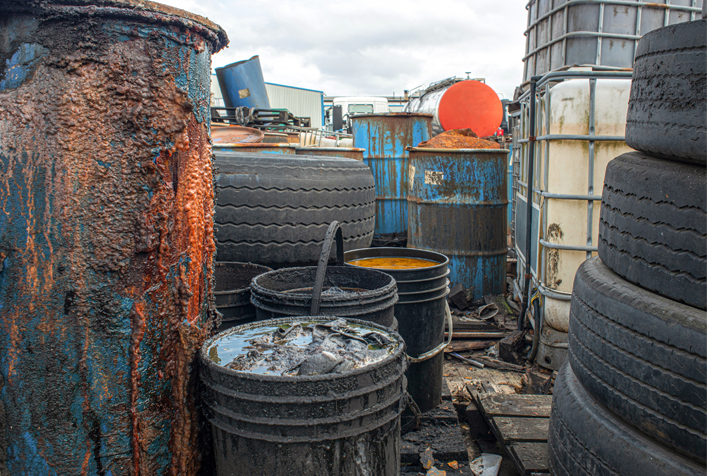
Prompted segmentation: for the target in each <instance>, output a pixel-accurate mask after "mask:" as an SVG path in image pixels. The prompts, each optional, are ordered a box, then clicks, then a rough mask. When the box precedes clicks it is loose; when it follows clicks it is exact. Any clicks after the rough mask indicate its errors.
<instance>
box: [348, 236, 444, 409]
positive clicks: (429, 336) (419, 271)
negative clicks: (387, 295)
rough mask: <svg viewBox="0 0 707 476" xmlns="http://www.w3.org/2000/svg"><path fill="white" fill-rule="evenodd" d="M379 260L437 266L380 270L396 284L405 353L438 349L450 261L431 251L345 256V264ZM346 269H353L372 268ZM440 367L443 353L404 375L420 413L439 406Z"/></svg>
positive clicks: (415, 355) (380, 251)
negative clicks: (415, 260) (395, 259)
mask: <svg viewBox="0 0 707 476" xmlns="http://www.w3.org/2000/svg"><path fill="white" fill-rule="evenodd" d="M378 257H401V258H402V257H404V258H420V259H427V260H431V261H435V262H437V263H439V264H437V265H435V266H430V267H427V268H414V269H380V271H383V272H385V273H386V274H389V275H391V276H392V277H393V278H394V279H395V281H396V283H397V285H398V303H397V304H396V305H395V311H394V312H395V317H396V319H397V320H398V326H399V330H398V332H400V335H401V336H402V337H403V339H404V340H405V345H406V347H407V350H406V352H407V354H408V355H409V356H411V357H413V359H415V358H418V357H420V356H423V355H424V354H426V353H428V352H430V351H432V350H434V349H437V348H439V347H440V346H441V345H442V343H443V341H444V319H445V306H446V298H447V295H448V294H449V280H448V279H447V276H449V269H448V268H447V264H448V263H449V259H448V258H447V257H446V256H444V255H443V254H440V253H435V252H433V251H424V250H415V249H409V248H367V249H360V250H353V251H348V252H346V253H344V260H345V261H346V262H347V263H348V262H349V261H352V260H356V259H362V258H378ZM348 266H350V267H351V268H352V269H371V268H361V267H356V266H353V265H348ZM443 365H444V353H443V352H441V351H440V352H439V353H437V354H436V355H435V356H433V357H431V358H429V359H427V360H425V361H423V362H418V363H412V364H411V365H410V367H409V368H408V371H407V373H406V374H405V375H406V377H407V380H408V393H410V395H411V396H412V398H413V400H415V403H417V405H418V406H419V407H420V411H422V412H426V411H429V410H432V409H433V408H435V407H437V405H439V403H440V400H441V398H442V374H443V368H442V367H443Z"/></svg>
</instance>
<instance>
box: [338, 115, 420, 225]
mask: <svg viewBox="0 0 707 476" xmlns="http://www.w3.org/2000/svg"><path fill="white" fill-rule="evenodd" d="M351 127H352V133H353V142H354V144H353V145H354V147H360V148H364V149H366V151H365V152H364V155H363V161H364V162H365V163H366V165H368V166H369V167H370V169H371V172H372V173H373V178H374V180H375V183H376V226H375V231H374V233H375V234H376V235H391V234H395V235H397V236H405V234H406V233H407V228H408V223H407V222H408V204H407V192H408V152H407V150H406V148H407V147H413V146H415V145H417V144H419V143H420V142H422V141H425V140H428V139H429V138H430V133H431V129H432V116H430V115H425V114H365V115H356V116H353V117H352V118H351Z"/></svg>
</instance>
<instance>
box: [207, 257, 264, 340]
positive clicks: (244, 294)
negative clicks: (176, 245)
mask: <svg viewBox="0 0 707 476" xmlns="http://www.w3.org/2000/svg"><path fill="white" fill-rule="evenodd" d="M268 271H272V269H271V268H268V267H267V266H261V265H259V264H253V263H236V262H227V261H222V262H217V263H215V264H214V297H215V298H216V309H218V311H219V312H220V313H221V316H222V317H221V326H220V327H219V328H218V330H219V332H222V331H225V330H226V329H230V328H231V327H233V326H239V325H241V324H247V323H249V322H253V321H254V320H255V306H253V304H251V302H250V282H251V281H252V280H253V278H254V277H256V276H258V275H260V274H263V273H267V272H268Z"/></svg>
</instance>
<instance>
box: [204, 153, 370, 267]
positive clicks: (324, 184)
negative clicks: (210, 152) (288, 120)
mask: <svg viewBox="0 0 707 476" xmlns="http://www.w3.org/2000/svg"><path fill="white" fill-rule="evenodd" d="M214 165H215V166H216V169H217V170H216V183H217V192H218V196H217V201H216V209H215V217H214V221H215V225H216V232H215V236H216V241H217V243H216V259H217V260H218V261H238V262H252V263H258V264H261V265H265V266H270V267H272V268H280V267H284V266H306V265H309V264H313V263H316V262H317V261H318V260H319V254H320V252H321V247H322V243H323V242H324V236H325V235H326V231H327V228H328V227H329V224H330V223H331V222H332V221H334V220H336V221H338V222H339V223H340V224H341V228H342V231H343V235H344V249H345V251H348V250H353V249H359V248H368V247H369V246H370V245H371V241H372V240H373V228H374V226H375V219H376V218H375V214H376V210H375V201H376V191H375V184H374V182H373V175H372V174H371V170H370V169H369V168H368V166H367V165H365V164H364V163H362V162H360V161H357V160H353V159H344V158H335V157H314V156H306V155H298V156H291V155H280V154H267V153H243V152H239V153H236V152H219V153H217V154H215V160H214ZM334 252H335V250H332V253H334Z"/></svg>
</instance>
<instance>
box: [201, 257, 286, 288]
mask: <svg viewBox="0 0 707 476" xmlns="http://www.w3.org/2000/svg"><path fill="white" fill-rule="evenodd" d="M219 264H226V265H228V264H245V265H250V266H255V267H258V268H264V269H266V270H268V271H264V272H263V273H269V272H270V271H273V269H272V268H269V267H267V266H265V265H262V264H256V263H251V262H245V261H215V262H214V267H215V266H216V265H219ZM261 274H262V273H261ZM251 281H252V280H251ZM243 291H250V286H247V287H245V288H240V289H228V290H226V291H214V296H225V295H228V294H233V293H239V292H243Z"/></svg>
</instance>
